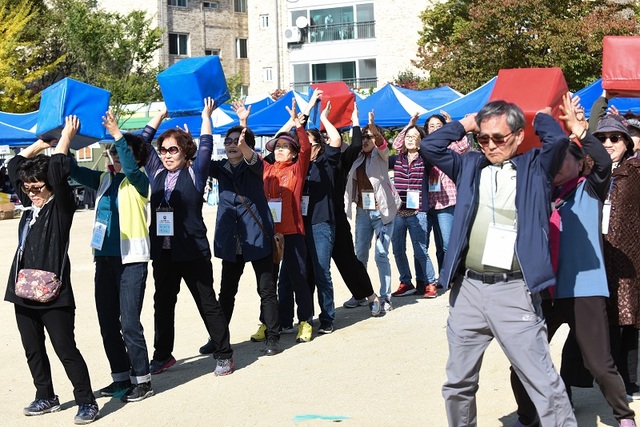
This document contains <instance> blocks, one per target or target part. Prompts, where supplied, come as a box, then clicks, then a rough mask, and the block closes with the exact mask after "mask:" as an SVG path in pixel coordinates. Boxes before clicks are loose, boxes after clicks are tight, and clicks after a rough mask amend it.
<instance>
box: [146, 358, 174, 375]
mask: <svg viewBox="0 0 640 427" xmlns="http://www.w3.org/2000/svg"><path fill="white" fill-rule="evenodd" d="M175 364H176V358H175V357H173V356H169V358H168V359H167V360H155V359H153V360H152V361H151V362H149V373H150V374H151V375H157V374H160V373H162V372H164V371H166V370H167V369H169V368H170V367H172V366H173V365H175Z"/></svg>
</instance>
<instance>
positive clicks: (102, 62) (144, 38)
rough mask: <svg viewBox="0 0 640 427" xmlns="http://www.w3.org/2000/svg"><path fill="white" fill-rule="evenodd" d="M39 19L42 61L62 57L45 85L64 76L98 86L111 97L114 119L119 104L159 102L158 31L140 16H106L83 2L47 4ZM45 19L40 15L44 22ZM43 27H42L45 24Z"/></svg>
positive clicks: (135, 13)
mask: <svg viewBox="0 0 640 427" xmlns="http://www.w3.org/2000/svg"><path fill="white" fill-rule="evenodd" d="M50 3H51V7H50V8H49V9H47V10H46V11H45V13H46V19H42V20H41V21H40V22H41V23H43V26H44V28H43V30H42V32H41V33H40V36H41V42H42V43H43V44H44V45H45V46H46V47H47V54H46V55H45V56H43V57H42V61H43V62H48V61H51V60H52V59H54V58H58V57H61V56H63V57H64V58H65V60H64V62H62V63H60V65H59V66H58V67H57V68H56V71H57V72H56V74H55V75H51V76H50V78H49V80H48V81H45V82H44V86H48V85H50V84H52V83H54V82H55V81H58V80H60V79H62V78H64V77H71V78H73V79H76V80H79V81H82V82H85V83H88V84H91V85H94V86H98V87H101V88H104V89H106V90H109V91H110V92H111V105H112V106H113V108H114V110H115V112H116V114H120V113H126V112H125V111H123V106H124V104H129V103H147V102H151V101H155V100H158V99H160V98H161V97H160V91H159V87H158V84H157V80H156V76H157V74H158V73H159V72H160V71H161V69H160V68H159V67H158V66H156V65H153V64H154V54H155V53H156V51H157V50H158V49H159V48H160V47H161V46H162V38H161V36H162V32H161V30H160V29H158V28H153V27H152V21H151V19H147V17H146V16H145V13H144V12H143V11H133V12H131V13H129V14H128V15H122V14H119V13H113V12H106V11H104V10H101V9H96V8H93V7H90V6H91V3H92V2H89V1H85V0H52V1H51V2H50ZM44 17H45V16H43V18H44ZM45 22H46V24H45Z"/></svg>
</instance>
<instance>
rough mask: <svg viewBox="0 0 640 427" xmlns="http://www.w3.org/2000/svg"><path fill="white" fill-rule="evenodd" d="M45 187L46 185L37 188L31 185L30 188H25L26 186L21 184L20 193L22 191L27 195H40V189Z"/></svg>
mask: <svg viewBox="0 0 640 427" xmlns="http://www.w3.org/2000/svg"><path fill="white" fill-rule="evenodd" d="M46 186H47V184H42V185H39V186H35V185H32V186H31V187H27V186H26V185H24V184H22V191H24V192H25V194H29V193H33V194H40V193H41V192H42V189H43V188H44V187H46Z"/></svg>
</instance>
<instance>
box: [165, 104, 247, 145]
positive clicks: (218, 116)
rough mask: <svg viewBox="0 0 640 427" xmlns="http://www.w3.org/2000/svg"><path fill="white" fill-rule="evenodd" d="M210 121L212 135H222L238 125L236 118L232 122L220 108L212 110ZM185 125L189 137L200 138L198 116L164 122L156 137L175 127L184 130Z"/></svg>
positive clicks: (199, 118) (176, 118)
mask: <svg viewBox="0 0 640 427" xmlns="http://www.w3.org/2000/svg"><path fill="white" fill-rule="evenodd" d="M211 120H212V121H213V133H214V134H216V135H222V134H224V133H225V132H226V131H227V130H228V129H229V128H231V127H233V126H235V125H238V124H239V121H238V119H237V118H236V119H235V120H234V119H233V118H231V117H230V116H229V115H228V114H226V113H225V112H224V111H223V110H222V109H220V108H217V109H215V110H214V112H213V115H212V116H211ZM185 125H186V126H187V127H188V128H189V132H191V135H193V137H194V138H198V137H200V127H201V126H202V117H201V116H200V115H199V114H198V115H194V116H182V117H175V118H172V119H169V120H165V121H164V122H162V124H161V125H160V127H159V128H158V132H156V137H157V136H159V135H160V134H162V132H164V131H166V130H168V129H174V128H176V127H177V126H179V127H181V128H182V129H184V128H185Z"/></svg>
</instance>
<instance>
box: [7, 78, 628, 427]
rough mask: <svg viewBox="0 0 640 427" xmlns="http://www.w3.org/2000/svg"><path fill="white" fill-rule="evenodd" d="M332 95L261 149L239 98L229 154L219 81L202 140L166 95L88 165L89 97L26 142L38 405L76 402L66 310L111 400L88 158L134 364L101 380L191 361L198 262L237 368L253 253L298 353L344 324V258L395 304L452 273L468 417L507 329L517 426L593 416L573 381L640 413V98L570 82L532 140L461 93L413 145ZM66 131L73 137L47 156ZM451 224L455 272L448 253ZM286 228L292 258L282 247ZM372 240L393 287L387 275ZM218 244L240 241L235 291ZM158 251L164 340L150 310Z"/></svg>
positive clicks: (504, 113)
mask: <svg viewBox="0 0 640 427" xmlns="http://www.w3.org/2000/svg"><path fill="white" fill-rule="evenodd" d="M322 96H323V93H322V91H321V90H316V91H315V92H314V94H313V96H312V97H311V100H310V102H309V103H308V105H307V106H306V107H305V109H304V110H303V111H300V112H298V109H297V105H296V102H295V100H294V101H293V103H292V105H291V107H290V108H289V107H287V110H288V112H289V120H288V121H287V123H285V124H283V127H282V129H281V130H280V131H279V132H278V133H277V134H276V136H275V137H274V138H273V139H271V140H270V141H269V142H267V144H266V149H267V151H269V152H270V154H268V155H260V154H258V153H257V152H256V150H255V135H254V134H253V132H252V131H251V127H250V117H249V116H250V111H249V109H246V108H245V107H244V105H243V104H242V103H234V109H235V111H236V113H237V114H238V116H239V118H240V120H241V124H240V126H236V127H233V128H231V129H229V130H228V131H227V133H226V135H225V137H224V139H223V142H224V148H225V152H226V158H225V159H223V160H218V161H212V160H211V157H212V149H213V137H212V133H213V129H212V122H211V115H212V113H213V111H214V109H215V108H216V106H215V105H214V103H213V101H212V100H211V99H210V98H207V99H205V100H204V103H203V110H202V127H201V132H200V141H199V144H196V143H195V141H194V139H193V138H192V136H191V134H190V133H189V131H188V129H180V128H177V129H170V130H167V131H165V132H164V133H162V134H161V135H160V136H159V137H158V138H157V143H156V146H157V148H155V149H154V148H153V146H152V141H153V140H154V139H155V136H156V131H157V129H158V128H159V126H160V124H161V122H162V120H163V119H164V118H165V117H166V116H167V112H166V111H163V112H161V113H160V114H159V115H158V116H156V117H154V118H153V119H152V120H151V121H150V122H149V124H148V125H147V126H146V127H145V128H144V130H143V131H142V132H141V133H140V134H139V135H137V134H136V135H134V134H129V133H126V134H122V132H121V131H120V129H119V128H118V125H117V121H116V119H115V117H114V116H113V115H112V114H111V113H110V112H107V113H106V114H105V116H104V117H103V118H102V120H103V125H104V126H105V128H106V129H107V131H108V132H109V133H110V134H111V136H112V137H113V138H114V141H115V143H114V144H113V146H112V147H111V148H110V149H109V150H108V159H109V166H108V168H107V170H105V171H95V170H91V169H88V168H85V167H82V166H79V165H78V164H77V162H76V161H75V159H74V158H73V156H72V155H70V154H69V153H68V151H69V146H70V142H71V139H72V138H73V136H74V135H75V134H76V132H77V131H78V129H79V127H80V126H81V123H80V122H79V120H78V118H77V117H75V116H69V117H67V118H66V120H65V126H64V129H63V130H62V133H61V137H60V138H59V140H57V141H42V140H39V141H37V142H35V143H34V144H33V145H31V146H30V147H28V148H26V149H24V150H22V151H21V152H20V153H18V155H16V156H15V157H14V158H13V159H11V160H10V161H9V163H8V168H7V170H8V176H9V179H10V182H11V185H12V186H13V187H14V188H15V189H16V191H17V194H18V197H19V198H20V200H21V201H22V203H23V205H24V206H25V213H24V214H23V216H22V218H21V220H20V225H19V230H18V234H19V242H20V243H19V247H18V249H17V250H16V254H15V256H14V259H13V263H12V267H11V271H10V275H9V280H8V286H7V290H6V294H5V300H7V301H9V302H12V303H13V304H14V306H15V313H16V321H17V324H18V329H19V332H20V335H21V338H22V343H23V346H24V349H25V353H26V356H27V362H28V365H29V369H30V371H31V374H32V377H33V381H34V384H35V386H36V395H35V400H34V401H33V402H31V403H30V404H29V405H28V406H27V407H26V408H24V414H25V415H29V416H30V415H41V414H45V413H49V412H54V411H58V410H60V408H61V406H60V402H59V399H58V396H57V395H56V394H55V392H54V388H53V381H52V378H51V368H50V366H49V359H48V355H47V352H46V348H45V345H44V341H45V329H46V331H47V333H48V335H49V337H50V339H51V342H52V344H53V346H54V348H55V350H56V353H57V355H58V357H59V358H60V359H61V361H62V363H63V365H64V366H65V370H66V373H67V376H68V377H69V379H70V381H71V382H72V384H73V387H74V397H75V400H76V403H77V404H78V412H77V415H76V416H75V419H74V421H75V423H76V424H87V423H90V422H92V421H94V420H95V419H96V418H97V417H98V416H99V408H98V405H97V403H96V399H95V396H94V394H93V392H92V388H91V383H90V378H89V372H88V369H87V365H86V363H85V361H84V359H83V358H82V355H81V354H80V352H79V351H78V349H77V346H76V344H75V338H74V316H75V303H74V298H73V290H72V287H71V280H70V274H69V272H70V270H71V262H70V260H69V257H68V255H67V252H68V242H69V233H70V228H71V224H72V221H73V215H74V211H75V203H74V200H73V194H72V191H71V188H70V187H69V184H68V182H67V179H68V178H69V177H71V178H73V179H74V180H76V181H78V182H80V183H82V184H83V185H85V186H86V187H87V188H91V189H93V190H95V191H96V192H97V200H96V209H95V220H94V227H93V232H92V238H91V248H92V251H93V255H94V261H95V303H96V310H97V314H98V321H99V326H100V332H101V336H102V342H103V346H104V350H105V354H106V357H107V360H108V362H109V366H110V370H111V376H112V383H111V384H109V385H107V386H106V387H104V388H101V389H99V391H98V393H99V395H101V396H111V397H115V398H119V399H121V400H122V401H123V402H138V401H141V400H143V399H146V398H148V397H150V396H152V395H153V394H154V391H153V388H152V386H151V380H152V376H153V375H159V374H161V373H162V372H164V371H166V370H167V369H170V368H171V367H172V366H173V365H174V364H175V363H176V359H175V358H174V356H173V354H172V353H173V349H174V341H175V324H174V323H175V306H176V302H177V296H178V293H179V291H180V287H181V282H182V281H183V280H184V282H185V283H186V285H187V287H188V288H189V291H190V293H191V295H192V297H193V299H194V301H195V303H196V307H197V309H198V312H199V314H200V316H201V318H202V320H203V322H204V325H205V327H206V329H207V332H208V333H209V340H208V342H206V343H205V344H204V345H203V346H202V347H201V348H200V350H199V351H200V353H201V354H212V355H213V360H214V365H213V367H212V371H213V373H214V374H215V375H216V376H220V375H228V374H231V373H233V370H234V362H233V350H232V347H231V344H230V337H229V323H230V322H231V318H232V315H233V311H234V304H235V298H236V294H237V292H238V284H239V281H240V277H241V275H242V273H243V271H244V267H245V264H246V263H247V262H250V263H251V264H252V266H253V270H254V274H255V284H256V289H257V292H258V295H259V297H260V306H259V307H256V316H257V317H258V319H259V322H260V326H259V328H258V331H257V332H256V333H255V334H253V335H251V336H250V340H251V341H254V342H263V343H264V346H265V347H264V353H265V354H266V355H267V356H274V355H277V354H279V353H280V352H281V351H282V350H281V347H280V335H281V334H293V333H296V334H297V335H296V341H297V342H298V343H306V342H309V341H311V340H312V339H313V334H314V328H315V331H316V333H317V334H330V333H332V332H334V330H335V320H336V310H335V305H336V303H335V300H334V285H335V284H336V283H338V281H337V280H336V277H332V274H331V269H330V264H331V259H333V260H334V263H335V265H336V267H337V269H338V271H339V273H340V276H341V278H342V280H341V281H340V282H343V283H344V284H345V285H346V286H347V287H348V289H349V291H350V292H351V294H352V297H351V298H350V299H349V300H348V301H346V302H344V303H343V307H345V308H356V307H359V306H368V309H369V310H370V313H371V315H372V316H380V315H384V314H385V313H389V312H391V311H392V310H393V299H394V298H399V297H407V296H410V295H418V296H419V297H424V298H428V299H431V298H436V297H438V296H439V295H441V294H442V293H444V292H446V290H449V289H450V292H449V305H450V311H449V318H448V322H447V329H446V332H447V339H448V343H449V358H448V361H447V364H446V377H447V379H446V382H445V384H444V386H443V389H442V393H443V396H444V399H445V407H446V411H447V417H448V419H449V425H451V426H475V425H476V424H477V409H476V399H475V395H476V392H477V390H478V381H479V371H480V366H481V361H482V357H483V354H484V351H485V350H486V348H487V346H488V345H489V343H490V342H491V341H492V340H493V338H495V339H496V340H497V341H498V342H499V343H500V346H501V348H502V349H503V351H504V352H505V354H506V356H507V358H508V360H509V362H510V363H511V383H512V389H513V393H514V396H515V398H516V402H517V404H518V421H517V423H516V426H545V427H546V426H572V425H577V424H576V419H575V415H574V413H573V410H572V405H573V403H572V393H571V387H572V386H577V387H586V386H592V384H593V380H594V379H595V381H596V382H597V384H598V385H599V387H600V390H601V391H602V394H603V395H604V397H605V399H606V400H607V402H608V403H609V405H610V406H611V408H612V410H613V414H614V416H615V418H616V419H617V420H618V421H619V423H620V425H621V426H625V427H630V426H635V425H636V424H635V421H634V415H635V414H634V412H633V411H632V410H631V409H630V407H629V403H628V401H629V400H633V399H640V388H639V387H638V384H637V383H638V380H637V362H638V328H640V275H639V274H638V273H637V271H639V268H640V250H639V249H638V246H637V244H636V242H638V241H639V240H640V239H639V237H640V236H638V235H637V234H638V233H639V232H640V231H639V230H640V211H638V209H637V206H638V204H639V203H640V159H639V158H638V155H637V152H638V150H639V149H640V120H639V117H638V116H635V115H633V114H631V113H627V114H625V115H624V116H623V115H621V114H620V112H618V111H617V110H616V109H615V107H614V106H609V105H608V102H607V100H608V96H607V94H606V93H604V94H603V97H602V98H600V99H599V100H598V101H597V102H596V103H595V104H594V106H593V108H592V111H591V116H590V120H589V122H587V121H586V120H585V118H584V109H583V108H582V106H581V105H580V100H579V99H578V98H575V97H572V96H571V94H567V95H566V96H565V97H564V98H563V100H562V105H561V106H560V111H561V114H560V116H559V118H558V120H556V119H554V118H553V117H552V116H551V109H550V108H547V109H544V110H541V111H539V112H538V113H536V115H535V119H534V123H533V126H534V129H535V131H536V134H537V135H538V137H539V138H540V148H533V149H531V150H529V151H527V152H524V153H520V152H519V151H518V148H519V146H520V144H521V143H522V141H523V140H524V137H525V135H524V132H525V131H524V129H525V116H524V113H523V112H522V110H521V109H520V108H519V107H518V106H517V105H515V104H511V103H508V102H505V101H492V102H489V103H488V104H487V105H485V106H484V107H483V108H482V109H481V110H480V111H479V112H478V113H476V114H470V115H467V116H466V117H464V118H463V119H462V120H459V121H453V120H451V118H450V117H449V116H448V115H447V114H446V112H441V114H437V115H434V116H431V117H429V118H428V119H427V120H426V121H425V123H424V124H423V126H420V125H419V124H418V115H417V114H416V115H414V116H413V117H412V118H411V119H410V121H409V123H408V124H407V126H406V127H405V128H404V129H403V130H402V131H401V132H400V133H399V134H398V135H397V136H396V137H395V138H394V140H393V144H392V147H393V149H394V151H395V152H397V155H391V154H390V141H387V139H386V138H385V135H384V130H383V129H381V128H380V127H379V126H377V125H376V124H375V114H374V112H373V111H371V112H369V115H368V123H366V124H365V125H364V126H362V127H361V125H360V123H359V121H358V111H357V107H356V106H355V104H354V108H353V114H352V116H351V121H352V126H351V137H350V143H347V142H346V141H345V140H344V139H343V135H341V133H340V132H339V131H338V129H336V127H335V126H334V125H333V123H332V122H331V120H329V117H330V113H331V102H330V101H327V102H324V103H323V104H324V108H323V109H322V112H321V114H320V119H321V120H320V121H321V124H322V132H321V130H320V129H309V128H307V126H306V122H307V121H308V118H309V115H310V111H311V109H312V108H314V107H315V106H316V105H317V104H319V103H320V101H321V100H322ZM563 126H564V129H563ZM45 149H53V150H54V154H52V155H51V156H47V155H44V154H41V153H42V151H44V150H45ZM263 154H266V153H263ZM390 170H392V171H393V174H392V175H393V178H391V176H390V173H389V172H390ZM210 178H214V179H216V180H217V182H218V189H219V190H218V191H219V204H218V208H217V213H216V215H217V217H216V222H215V231H214V239H213V253H212V251H211V245H210V242H209V241H208V240H207V237H206V232H207V225H206V224H205V221H204V219H203V215H202V208H203V199H204V198H203V194H204V192H205V185H206V183H207V180H208V179H210ZM147 212H149V214H147ZM354 212H355V215H353V213H354ZM147 217H149V220H148V221H147ZM348 218H352V219H353V220H354V225H353V227H351V225H350V224H349V220H348ZM352 228H353V230H355V239H354V238H353V236H352V234H351V229H352ZM432 231H433V236H434V244H435V245H436V258H437V259H436V263H437V266H438V268H437V273H436V268H435V266H434V262H432V260H431V258H430V256H429V253H428V248H429V244H430V238H431V233H432ZM407 232H408V234H409V236H410V239H411V243H412V248H413V251H412V252H413V263H410V260H409V259H408V257H407V254H406V249H407V241H406V235H407ZM45 242H46V244H45ZM282 243H283V244H284V245H283V247H282V248H281V249H282V254H283V255H282V260H281V261H280V259H279V258H278V257H274V254H275V253H277V252H278V251H277V249H278V245H282ZM372 244H373V246H374V253H375V263H376V267H377V271H378V282H379V283H378V284H377V286H376V287H377V289H378V290H377V292H376V290H374V285H373V283H374V282H375V279H374V280H372V278H371V277H370V276H369V274H368V273H367V263H368V258H369V253H370V251H371V246H372ZM390 250H392V251H393V258H394V260H395V267H396V269H397V275H398V276H399V282H398V283H397V285H395V284H394V283H393V282H392V276H393V274H394V273H393V272H392V264H391V262H390V255H391V254H390ZM212 255H213V256H214V257H217V258H220V259H221V260H222V271H221V272H220V274H221V280H220V293H219V297H216V292H215V291H214V286H213V283H214V271H213V267H212V262H211V257H212ZM149 261H151V266H152V275H153V283H154V296H153V298H154V340H153V352H152V354H151V357H149V351H148V350H147V343H146V341H145V338H144V334H143V326H142V324H141V321H140V316H141V311H142V306H143V298H144V293H145V286H146V280H147V274H148V264H149ZM411 264H413V270H414V271H413V273H412V270H411ZM27 270H28V271H40V273H39V276H37V277H42V276H43V272H44V273H47V272H48V273H49V275H50V276H54V278H53V281H54V282H56V283H57V288H56V289H57V290H56V291H55V293H54V292H53V291H51V292H50V293H51V295H50V298H48V299H46V300H44V299H43V298H42V295H40V298H39V299H37V300H36V299H34V298H32V297H31V295H32V294H33V292H31V294H27V295H26V296H25V293H24V288H25V287H30V286H32V287H34V288H33V289H35V287H36V286H40V288H38V289H40V290H41V289H45V293H49V291H50V290H51V289H52V286H51V285H50V283H49V282H48V283H46V284H45V285H42V284H41V283H36V282H37V280H36V279H32V280H31V282H27V284H26V285H25V283H24V280H22V277H23V276H24V275H25V274H27ZM30 277H31V276H30ZM34 277H36V276H34ZM47 277H49V276H47ZM43 286H44V287H43ZM394 289H395V290H394ZM314 294H316V295H317V300H318V306H319V308H320V313H318V315H317V317H316V313H314V306H315V304H314V302H313V298H314ZM296 318H297V327H296V324H295V320H296ZM315 318H317V324H314V319H315ZM563 323H567V324H568V325H569V327H570V334H569V336H568V338H567V341H566V343H565V348H564V351H563V360H562V366H561V369H560V373H558V371H557V370H556V369H555V367H554V365H553V363H552V361H551V357H550V352H549V344H548V343H549V341H550V340H551V338H552V337H553V335H554V333H555V332H556V331H557V329H558V327H559V326H560V325H561V324H563Z"/></svg>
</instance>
